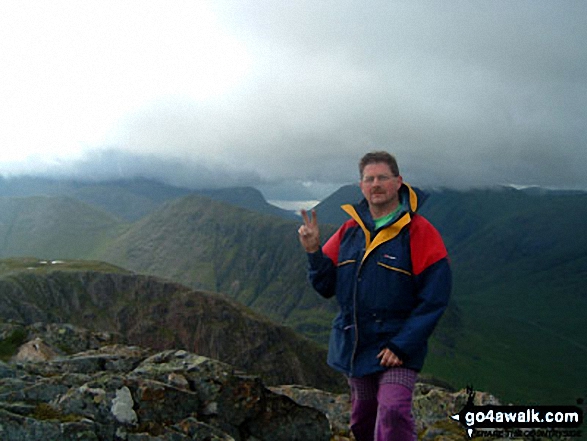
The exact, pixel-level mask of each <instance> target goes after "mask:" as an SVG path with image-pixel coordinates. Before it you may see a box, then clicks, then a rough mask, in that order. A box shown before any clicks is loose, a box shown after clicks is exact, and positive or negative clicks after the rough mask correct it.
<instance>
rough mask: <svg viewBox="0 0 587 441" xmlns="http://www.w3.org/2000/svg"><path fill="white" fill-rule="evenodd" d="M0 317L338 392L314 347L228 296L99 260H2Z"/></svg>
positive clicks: (340, 385) (340, 382)
mask: <svg viewBox="0 0 587 441" xmlns="http://www.w3.org/2000/svg"><path fill="white" fill-rule="evenodd" d="M0 293H1V296H0V320H14V321H16V322H19V323H25V324H32V323H36V322H44V323H72V324H74V325H78V326H85V327H89V328H90V329H92V330H94V331H107V332H117V333H120V334H122V336H123V337H124V338H125V339H126V340H128V341H129V342H130V343H132V344H138V345H142V346H147V347H151V348H154V349H158V350H163V349H170V348H177V349H186V350H189V351H193V352H196V353H198V354H200V355H204V356H208V357H212V358H216V359H219V360H221V361H224V362H226V363H230V364H232V365H234V366H236V367H239V368H241V369H243V370H245V371H247V372H249V373H256V374H259V375H261V376H262V377H263V378H264V379H265V381H266V382H267V383H268V384H306V385H311V386H314V387H320V388H322V389H326V390H342V389H344V385H345V384H346V383H345V380H344V378H343V377H342V376H339V375H338V374H335V373H334V372H333V371H332V370H331V369H330V368H329V367H328V366H326V363H325V360H326V354H325V351H324V349H323V348H321V347H319V346H318V345H317V344H316V343H315V342H313V341H311V340H308V339H306V338H303V337H301V336H299V335H298V334H296V333H294V332H293V331H292V330H291V329H290V328H287V327H284V326H280V325H277V324H275V323H272V322H270V321H269V320H267V319H266V318H264V317H262V316H260V315H258V314H256V313H254V312H253V311H251V310H250V309H248V308H246V307H244V306H242V305H241V304H238V303H236V302H234V301H233V300H231V299H229V298H228V297H226V296H223V295H220V294H215V293H209V292H202V291H195V290H191V289H188V288H187V287H185V286H182V285H179V284H177V283H172V282H169V281H164V280H160V279H157V278H155V277H151V276H141V275H136V274H132V273H130V272H128V271H126V270H124V269H122V268H119V267H114V266H112V265H108V264H105V263H101V262H80V261H73V262H69V261H66V262H53V263H51V262H42V261H38V260H36V259H8V260H0Z"/></svg>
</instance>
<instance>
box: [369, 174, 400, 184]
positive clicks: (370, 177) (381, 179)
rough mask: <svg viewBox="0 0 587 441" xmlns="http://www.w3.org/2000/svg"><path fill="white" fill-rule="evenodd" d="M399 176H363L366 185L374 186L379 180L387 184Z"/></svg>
mask: <svg viewBox="0 0 587 441" xmlns="http://www.w3.org/2000/svg"><path fill="white" fill-rule="evenodd" d="M396 177H397V176H392V175H377V176H363V179H362V181H363V182H364V183H365V184H372V183H373V182H375V179H377V180H378V181H379V182H387V181H389V180H390V179H392V178H396Z"/></svg>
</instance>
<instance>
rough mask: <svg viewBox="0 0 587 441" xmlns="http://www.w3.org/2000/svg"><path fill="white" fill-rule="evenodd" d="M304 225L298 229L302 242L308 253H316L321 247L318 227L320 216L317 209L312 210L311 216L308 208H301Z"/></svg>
mask: <svg viewBox="0 0 587 441" xmlns="http://www.w3.org/2000/svg"><path fill="white" fill-rule="evenodd" d="M301 214H302V217H303V218H304V225H302V226H301V227H300V228H299V229H298V234H299V236H300V243H301V244H302V246H303V247H304V249H305V250H306V252H307V253H315V252H316V251H318V250H319V249H320V229H319V228H318V216H317V215H316V210H312V212H311V213H310V216H308V212H307V211H306V210H301Z"/></svg>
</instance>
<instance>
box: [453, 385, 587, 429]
mask: <svg viewBox="0 0 587 441" xmlns="http://www.w3.org/2000/svg"><path fill="white" fill-rule="evenodd" d="M467 392H468V400H467V404H466V405H465V407H464V408H463V409H462V410H461V411H460V412H459V413H457V414H456V415H453V416H451V418H452V419H453V420H456V421H458V422H459V423H461V425H463V426H464V428H465V430H466V431H467V434H468V435H469V437H472V436H473V434H475V436H491V437H511V436H516V437H518V436H529V437H536V436H546V437H549V436H550V437H575V436H581V430H579V428H580V427H581V425H582V424H583V410H582V409H581V408H580V407H578V406H498V405H485V406H476V405H475V404H474V397H475V392H474V391H473V389H472V388H471V387H468V388H467Z"/></svg>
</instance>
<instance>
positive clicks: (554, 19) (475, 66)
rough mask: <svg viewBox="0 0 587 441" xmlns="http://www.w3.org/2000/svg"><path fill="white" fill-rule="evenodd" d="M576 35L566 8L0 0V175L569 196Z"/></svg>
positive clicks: (578, 158) (585, 173)
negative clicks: (376, 173)
mask: <svg viewBox="0 0 587 441" xmlns="http://www.w3.org/2000/svg"><path fill="white" fill-rule="evenodd" d="M586 42H587V2H585V1H583V0H577V1H557V0H551V1H539V0H528V1H522V0H517V1H512V0H506V1H495V0H479V1H475V0H463V1H455V0H447V1H415V0H406V1H390V0H377V1H371V2H360V1H346V0H320V1H316V0H294V1H290V2H284V1H278V0H272V1H268V0H254V1H247V0H234V1H229V0H214V1H196V0H189V1H179V0H174V1H151V0H140V1H121V0H116V1H107V0H99V1H78V0H71V1H59V0H52V1H50V2H49V1H43V0H39V1H26V0H16V1H12V0H3V1H2V2H0V147H1V149H0V174H2V175H5V176H11V175H18V174H40V175H56V176H72V177H76V178H84V177H87V178H94V179H95V178H125V177H133V176H144V177H153V178H158V179H163V180H165V181H166V182H169V183H173V184H179V185H186V186H205V187H210V186H214V187H217V186H232V185H254V186H258V187H259V186H262V187H263V188H264V189H265V191H266V192H267V193H268V195H269V197H273V198H275V197H281V198H286V197H300V198H301V197H307V195H302V194H301V193H298V194H293V195H292V194H286V191H285V190H286V189H287V188H289V187H290V186H291V185H298V186H299V188H302V189H304V188H305V189H307V190H308V191H309V192H310V193H309V194H312V193H313V194H314V195H316V197H320V196H323V195H324V193H325V192H327V191H329V190H330V189H333V188H336V187H337V186H339V185H341V184H345V183H349V182H353V181H356V180H357V179H358V172H357V162H358V160H359V159H360V157H361V156H362V154H363V153H365V152H367V151H370V150H376V149H377V150H378V149H384V150H388V151H390V152H392V153H395V154H396V156H397V158H398V161H399V163H400V170H401V172H402V175H403V176H404V179H405V180H406V181H408V182H410V183H412V184H413V185H419V186H448V187H467V186H484V185H488V184H517V185H544V186H556V187H563V188H581V189H587V161H586V160H585V157H586V156H587V155H586V153H587V124H586V123H587V117H586V115H587V112H586V109H587V45H586ZM271 189H273V190H274V191H271ZM276 190H279V191H276Z"/></svg>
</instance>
